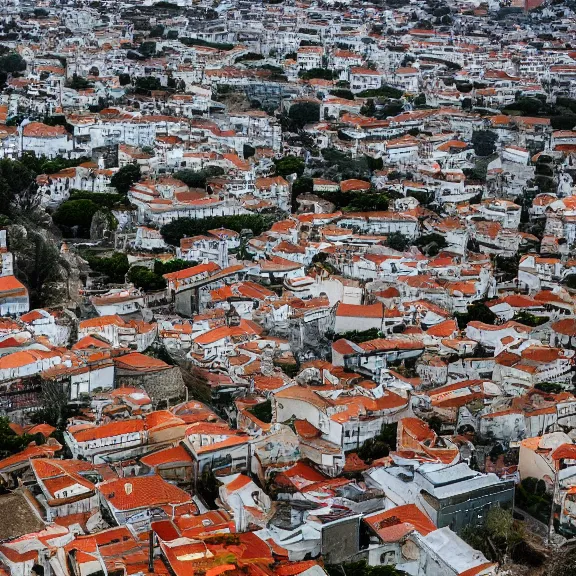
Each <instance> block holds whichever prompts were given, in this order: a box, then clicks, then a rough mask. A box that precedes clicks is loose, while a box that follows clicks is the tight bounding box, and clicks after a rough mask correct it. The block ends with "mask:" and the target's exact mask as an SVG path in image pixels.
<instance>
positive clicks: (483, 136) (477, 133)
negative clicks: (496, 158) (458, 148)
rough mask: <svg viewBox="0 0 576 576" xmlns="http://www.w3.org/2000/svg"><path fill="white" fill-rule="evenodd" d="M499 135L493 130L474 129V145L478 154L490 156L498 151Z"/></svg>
mask: <svg viewBox="0 0 576 576" xmlns="http://www.w3.org/2000/svg"><path fill="white" fill-rule="evenodd" d="M497 141H498V135H497V134H496V133H495V132H492V130H474V132H472V145H473V146H474V152H475V153H476V155H477V156H490V155H491V154H494V152H495V151H496V142H497Z"/></svg>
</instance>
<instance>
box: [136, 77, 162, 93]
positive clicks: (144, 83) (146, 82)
mask: <svg viewBox="0 0 576 576" xmlns="http://www.w3.org/2000/svg"><path fill="white" fill-rule="evenodd" d="M135 86H136V92H137V93H138V94H144V95H147V94H148V93H149V92H150V91H152V90H162V84H161V82H160V78H156V76H139V77H138V78H136V83H135Z"/></svg>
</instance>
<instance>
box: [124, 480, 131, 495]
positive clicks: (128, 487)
mask: <svg viewBox="0 0 576 576" xmlns="http://www.w3.org/2000/svg"><path fill="white" fill-rule="evenodd" d="M124 492H126V495H127V496H130V494H132V484H131V483H130V482H127V483H126V484H124Z"/></svg>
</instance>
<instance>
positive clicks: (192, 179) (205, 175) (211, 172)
mask: <svg viewBox="0 0 576 576" xmlns="http://www.w3.org/2000/svg"><path fill="white" fill-rule="evenodd" d="M222 174H224V169H223V168H221V167H220V166H208V167H206V168H204V170H190V169H185V170H179V171H178V172H176V173H175V174H174V178H177V179H178V180H181V181H182V182H184V184H186V186H189V187H190V188H205V187H206V181H207V180H208V179H209V178H215V177H217V176H222Z"/></svg>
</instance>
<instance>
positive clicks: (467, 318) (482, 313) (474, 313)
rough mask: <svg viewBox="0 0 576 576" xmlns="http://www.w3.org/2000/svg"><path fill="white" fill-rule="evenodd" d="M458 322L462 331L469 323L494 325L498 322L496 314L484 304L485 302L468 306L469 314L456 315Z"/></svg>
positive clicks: (457, 313)
mask: <svg viewBox="0 0 576 576" xmlns="http://www.w3.org/2000/svg"><path fill="white" fill-rule="evenodd" d="M454 316H455V318H456V320H458V326H459V327H460V329H464V328H466V326H467V325H468V322H483V323H484V324H494V323H495V322H496V314H494V312H492V310H490V308H488V306H486V304H484V302H473V303H472V304H470V305H469V306H468V312H466V313H464V314H463V313H459V312H456V313H455V314H454Z"/></svg>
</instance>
